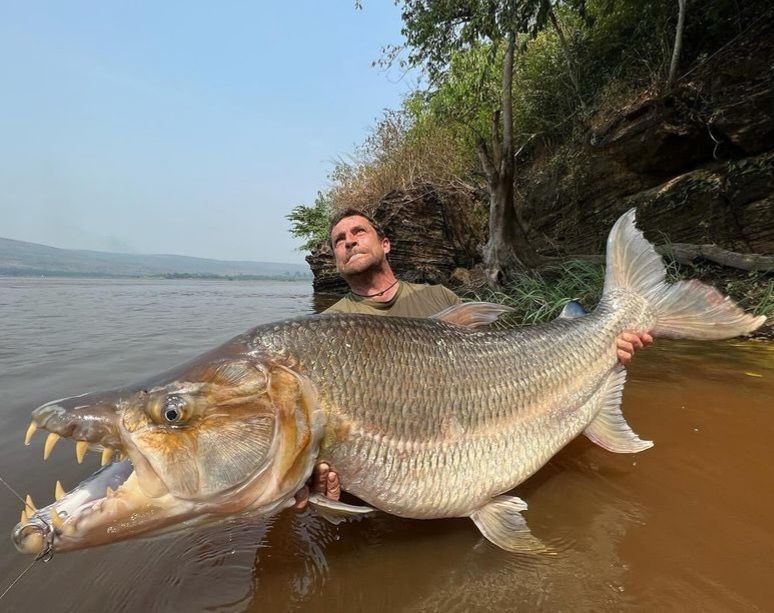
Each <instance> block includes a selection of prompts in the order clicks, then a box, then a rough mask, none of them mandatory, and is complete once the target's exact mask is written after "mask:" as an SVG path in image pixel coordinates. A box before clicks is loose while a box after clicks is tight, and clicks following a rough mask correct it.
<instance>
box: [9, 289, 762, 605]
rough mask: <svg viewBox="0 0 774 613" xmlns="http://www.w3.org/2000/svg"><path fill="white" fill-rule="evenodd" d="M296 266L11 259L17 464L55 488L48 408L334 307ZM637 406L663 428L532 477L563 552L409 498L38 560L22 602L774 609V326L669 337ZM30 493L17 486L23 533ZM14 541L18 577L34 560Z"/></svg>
mask: <svg viewBox="0 0 774 613" xmlns="http://www.w3.org/2000/svg"><path fill="white" fill-rule="evenodd" d="M313 308H314V305H313V297H312V295H311V288H309V287H308V286H306V285H303V284H296V283H280V282H251V283H228V282H201V281H197V282H191V281H111V280H48V279H8V278H0V391H1V392H2V396H1V398H2V401H1V402H0V476H2V477H3V478H4V479H5V480H6V481H8V482H9V483H10V484H11V485H13V486H14V487H15V488H16V489H18V490H19V491H20V493H21V494H22V495H24V494H27V493H29V494H31V495H32V498H33V500H35V501H36V503H37V504H40V505H43V504H48V503H49V502H50V501H51V500H52V498H53V493H54V483H55V482H56V480H57V479H59V480H61V481H62V483H63V485H64V486H65V488H66V489H69V488H71V487H73V486H74V485H75V484H77V483H78V482H79V481H80V480H81V479H82V478H84V477H85V476H86V475H87V474H89V473H90V472H92V471H94V470H95V469H96V468H97V467H98V466H99V457H98V456H97V455H96V454H90V455H88V456H87V458H86V460H85V461H84V464H83V465H80V466H79V465H78V464H77V463H76V461H75V454H74V451H73V447H74V446H73V445H72V443H71V442H69V441H62V442H61V443H60V444H59V445H57V447H56V448H55V449H54V451H53V453H52V455H51V457H50V458H49V460H48V461H47V462H43V459H42V446H43V437H40V436H38V437H37V438H36V439H34V440H33V442H32V444H31V445H30V446H29V447H25V446H24V445H23V438H24V431H25V430H26V427H27V424H28V423H29V412H30V411H31V410H32V409H33V408H34V407H36V406H37V405H39V404H41V403H43V402H46V401H48V400H52V399H54V398H60V397H64V396H70V395H74V394H78V393H82V392H85V391H88V390H92V389H99V388H110V387H115V386H118V385H120V384H122V383H127V382H132V381H134V380H136V379H139V378H140V377H143V376H145V375H150V374H153V373H156V372H160V371H161V370H165V369H167V368H168V367H170V366H172V365H174V364H176V363H179V362H182V361H184V360H186V359H188V358H189V357H192V356H193V355H195V354H197V353H199V352H201V351H203V350H206V349H209V348H211V347H214V346H215V345H216V344H218V343H220V342H222V341H224V340H226V339H228V338H229V337H231V336H233V335H235V334H237V333H240V332H242V331H244V330H245V329H247V328H249V327H250V326H253V325H256V324H259V323H264V322H268V321H272V320H275V319H281V318H284V317H288V316H293V315H300V314H304V313H309V312H312V310H313ZM623 406H624V414H625V415H626V416H627V418H628V421H629V423H630V424H631V425H632V427H633V429H634V430H635V431H636V432H638V433H639V434H640V436H641V437H642V438H644V439H652V440H653V441H655V443H656V445H655V447H654V448H652V449H649V450H647V451H645V452H643V453H640V454H637V455H617V454H612V453H609V452H607V451H604V450H603V449H601V448H599V447H596V446H595V445H593V444H592V443H590V442H589V441H588V440H586V439H585V438H579V439H576V440H575V441H573V442H572V443H571V444H570V445H568V446H567V447H566V448H565V449H563V450H562V451H561V452H560V453H559V454H558V455H557V456H555V457H554V458H553V460H551V462H549V463H548V464H547V465H546V466H545V467H544V468H543V469H542V470H540V471H539V472H538V473H537V474H535V475H534V476H533V477H532V478H530V479H529V480H528V481H526V482H525V483H523V484H522V485H521V486H519V487H518V488H517V489H516V492H517V494H518V495H519V496H520V497H521V498H523V499H525V500H526V501H527V502H528V503H529V507H530V508H529V511H527V512H526V514H525V516H526V518H527V521H528V522H529V524H530V526H531V528H532V531H533V533H535V534H536V535H537V536H538V537H540V538H541V539H542V540H543V541H544V542H546V543H548V544H550V545H551V546H552V547H553V549H554V551H555V554H554V555H552V556H547V555H540V556H519V555H514V554H508V553H505V552H503V551H500V550H498V549H496V548H495V547H494V546H492V545H490V544H489V543H488V542H486V541H484V540H483V538H482V537H481V536H480V535H479V533H478V531H477V530H476V529H475V527H474V526H473V523H472V522H471V521H470V520H467V519H459V520H442V521H441V520H438V521H412V520H404V519H399V518H395V517H390V516H387V515H379V516H377V517H375V518H370V519H365V520H363V521H360V522H358V523H350V524H344V525H341V526H338V527H334V526H331V525H329V524H327V523H326V522H324V521H323V520H321V519H320V518H318V517H316V516H315V515H314V514H313V513H312V512H311V511H304V512H300V513H299V512H295V511H285V512H284V513H282V514H281V515H280V516H278V517H275V518H273V519H271V520H269V521H268V522H258V521H256V522H255V523H252V524H244V523H242V524H236V523H232V524H225V525H220V526H214V527H210V528H207V529H202V530H198V531H195V532H187V533H184V534H177V535H174V536H170V537H165V538H158V539H155V540H147V541H134V542H128V543H121V544H117V545H112V546H107V547H102V548H99V549H93V550H89V551H81V552H75V553H68V554H61V555H56V556H54V558H53V559H52V560H51V561H49V562H48V563H43V562H38V563H35V565H34V566H33V567H32V568H31V569H30V570H29V572H28V573H27V574H26V575H25V576H24V577H22V578H21V579H20V580H19V581H18V583H16V585H15V586H14V587H13V588H12V589H11V590H10V591H9V592H8V594H7V595H6V596H5V597H4V598H3V599H2V600H0V610H3V611H16V610H19V611H47V612H51V611H106V610H110V611H140V610H142V611H145V610H153V611H198V610H213V611H492V610H495V609H497V610H502V611H534V610H545V611H592V610H593V611H619V610H622V609H627V610H628V609H631V610H643V611H650V610H660V611H687V610H690V611H770V610H772V609H774V344H772V343H758V342H749V341H748V342H742V341H738V340H736V341H725V342H712V343H693V342H690V343H689V342H680V341H664V340H660V341H657V342H656V344H655V345H654V346H653V347H652V348H650V349H648V350H646V351H644V352H641V353H640V354H639V355H638V356H637V358H636V359H635V362H634V364H633V366H632V367H631V369H630V373H629V382H628V384H627V386H626V391H625V393H624V405H623ZM20 512H21V503H20V502H18V501H17V500H16V499H14V498H13V496H12V495H11V494H10V493H9V492H8V491H7V490H5V488H3V490H2V491H0V527H2V530H4V531H5V533H6V534H9V533H10V530H11V529H12V528H13V526H14V525H15V523H16V522H17V521H18V518H19V514H20ZM30 561H31V560H30V559H29V558H26V557H24V556H22V555H20V554H17V553H16V551H15V550H14V548H13V546H12V544H11V542H10V540H9V539H8V538H7V537H3V538H0V592H2V591H3V590H5V589H6V588H7V587H8V586H9V585H10V584H11V582H12V581H13V580H14V579H15V578H16V577H17V576H18V575H19V574H20V573H21V572H22V571H23V570H24V569H25V568H27V566H28V565H29V564H30Z"/></svg>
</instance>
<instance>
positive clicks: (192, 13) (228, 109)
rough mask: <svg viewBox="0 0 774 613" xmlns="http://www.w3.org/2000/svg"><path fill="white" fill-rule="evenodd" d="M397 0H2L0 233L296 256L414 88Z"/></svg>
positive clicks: (260, 256)
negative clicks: (305, 234) (308, 210)
mask: <svg viewBox="0 0 774 613" xmlns="http://www.w3.org/2000/svg"><path fill="white" fill-rule="evenodd" d="M400 26H401V24H400V14H399V10H398V8H396V7H395V6H394V5H393V3H392V2H391V1H388V0H378V1H377V0H375V1H374V2H367V3H365V8H364V9H363V10H362V11H357V10H355V8H354V2H353V0H329V1H324V0H320V1H318V2H314V1H295V2H287V3H284V2H222V3H214V2H212V3H204V2H169V1H164V2H149V1H143V2H138V1H131V2H129V1H126V2H117V1H116V2H110V1H108V2H104V1H99V2H98V1H95V2H76V1H68V2H58V1H53V0H52V1H50V2H35V1H32V0H28V1H25V2H7V1H3V0H0V58H2V60H0V83H1V84H2V85H1V87H2V95H0V237H5V238H14V239H18V240H26V241H32V242H40V243H45V244H49V245H54V246H58V247H67V248H82V249H98V250H114V251H124V252H130V253H132V252H134V253H175V254H183V255H193V256H200V257H208V258H218V259H245V260H265V261H284V262H301V261H303V255H304V254H303V253H300V252H298V251H296V250H295V249H296V247H297V246H298V241H297V240H296V239H293V238H292V237H291V236H290V234H289V233H288V231H287V228H288V223H287V221H286V220H285V215H286V214H287V213H288V212H289V211H290V209H291V208H293V207H294V206H295V205H297V204H299V203H309V204H311V203H312V202H313V200H314V197H315V195H316V193H317V190H318V189H322V188H324V187H325V186H326V185H327V180H326V176H327V174H328V173H329V172H330V170H331V168H332V160H333V159H334V158H336V157H337V156H341V155H346V154H347V153H349V152H351V151H352V149H353V147H354V145H355V144H357V143H359V142H360V141H361V140H362V139H363V137H364V136H365V134H366V131H367V129H368V128H369V126H370V125H372V123H373V121H374V119H375V118H376V117H377V116H378V115H380V114H381V111H382V109H384V108H386V107H395V106H397V105H398V104H399V103H400V99H401V97H402V96H403V95H404V94H405V93H406V92H407V91H409V89H410V88H411V86H412V85H415V83H416V81H415V79H412V78H409V77H406V78H403V79H401V78H400V76H401V74H400V72H399V71H397V70H395V71H393V72H390V73H387V74H385V73H384V72H381V71H379V70H378V69H376V68H372V67H371V62H372V61H373V60H374V59H376V58H378V57H379V54H380V49H381V48H382V46H384V45H385V44H390V43H392V44H395V43H399V42H400V41H401V38H400Z"/></svg>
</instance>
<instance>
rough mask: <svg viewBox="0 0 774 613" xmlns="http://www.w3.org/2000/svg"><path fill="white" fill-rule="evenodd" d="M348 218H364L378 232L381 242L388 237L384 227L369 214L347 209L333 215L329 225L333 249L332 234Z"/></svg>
mask: <svg viewBox="0 0 774 613" xmlns="http://www.w3.org/2000/svg"><path fill="white" fill-rule="evenodd" d="M347 217H364V218H365V219H367V220H368V223H370V224H371V226H372V227H373V229H374V230H375V231H376V236H378V237H379V240H382V239H383V238H385V237H386V236H387V234H385V232H384V229H383V228H382V226H380V225H379V223H378V222H377V221H376V220H375V219H374V218H373V217H371V216H370V215H369V214H368V213H366V212H365V211H361V210H360V209H356V208H354V207H347V208H346V209H341V210H340V211H336V212H335V213H334V214H333V215H331V219H330V222H329V223H328V242H329V243H330V244H331V247H333V241H332V240H331V232H333V228H334V227H335V226H336V224H337V223H339V222H340V221H341V220H342V219H346V218H347Z"/></svg>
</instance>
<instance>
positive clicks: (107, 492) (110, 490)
mask: <svg viewBox="0 0 774 613" xmlns="http://www.w3.org/2000/svg"><path fill="white" fill-rule="evenodd" d="M115 495H116V493H115V492H114V491H113V488H112V487H110V486H109V485H108V488H107V490H105V498H112V497H113V496H115Z"/></svg>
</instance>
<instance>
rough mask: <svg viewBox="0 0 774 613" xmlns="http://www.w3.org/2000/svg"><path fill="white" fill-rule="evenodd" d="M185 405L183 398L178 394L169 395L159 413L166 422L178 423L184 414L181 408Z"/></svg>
mask: <svg viewBox="0 0 774 613" xmlns="http://www.w3.org/2000/svg"><path fill="white" fill-rule="evenodd" d="M184 407H185V400H183V399H182V398H180V396H170V397H169V398H167V401H166V402H165V403H164V409H163V410H162V412H161V414H162V416H163V417H164V421H166V422H167V423H168V424H179V423H180V422H181V421H183V417H184V415H185V413H184V411H183V409H184Z"/></svg>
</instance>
